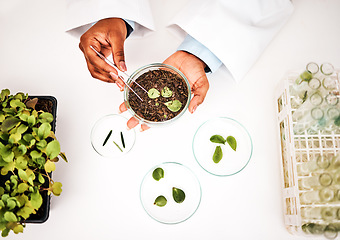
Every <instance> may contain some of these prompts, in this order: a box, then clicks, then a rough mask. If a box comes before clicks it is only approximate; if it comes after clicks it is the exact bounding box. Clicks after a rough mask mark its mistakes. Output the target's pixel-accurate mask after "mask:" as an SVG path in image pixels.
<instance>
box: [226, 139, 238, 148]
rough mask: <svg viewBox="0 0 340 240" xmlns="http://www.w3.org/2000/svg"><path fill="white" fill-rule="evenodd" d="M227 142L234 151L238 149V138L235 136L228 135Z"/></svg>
mask: <svg viewBox="0 0 340 240" xmlns="http://www.w3.org/2000/svg"><path fill="white" fill-rule="evenodd" d="M227 143H228V144H229V146H230V147H231V149H233V150H234V151H236V147H237V142H236V139H235V138H234V137H233V136H228V137H227Z"/></svg>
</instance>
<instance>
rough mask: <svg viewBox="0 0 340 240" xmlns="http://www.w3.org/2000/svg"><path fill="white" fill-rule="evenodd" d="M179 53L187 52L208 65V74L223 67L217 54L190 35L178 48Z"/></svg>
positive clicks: (206, 69)
mask: <svg viewBox="0 0 340 240" xmlns="http://www.w3.org/2000/svg"><path fill="white" fill-rule="evenodd" d="M177 51H186V52H189V53H191V54H193V55H195V56H196V57H198V58H199V59H201V60H202V61H203V62H204V63H205V64H206V65H207V67H206V68H205V71H206V72H212V73H213V72H215V71H216V70H217V69H218V68H219V67H220V66H221V65H222V61H221V60H220V59H218V58H217V57H216V56H215V54H213V53H212V52H211V51H210V50H209V49H208V48H207V47H205V46H204V45H203V44H201V43H200V42H199V41H197V40H196V39H195V38H193V37H192V36H190V35H189V34H188V35H187V36H186V37H185V39H184V41H183V42H182V43H181V45H180V46H179V47H178V48H177Z"/></svg>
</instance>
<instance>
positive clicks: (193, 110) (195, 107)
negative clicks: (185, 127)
mask: <svg viewBox="0 0 340 240" xmlns="http://www.w3.org/2000/svg"><path fill="white" fill-rule="evenodd" d="M196 109H197V105H196V106H194V107H193V108H192V112H191V113H194V112H195V111H196Z"/></svg>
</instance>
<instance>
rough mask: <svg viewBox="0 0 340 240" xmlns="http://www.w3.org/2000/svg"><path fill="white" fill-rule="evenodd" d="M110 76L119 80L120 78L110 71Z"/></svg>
mask: <svg viewBox="0 0 340 240" xmlns="http://www.w3.org/2000/svg"><path fill="white" fill-rule="evenodd" d="M110 76H111V77H112V78H113V80H115V81H117V80H118V75H117V74H115V73H113V72H110Z"/></svg>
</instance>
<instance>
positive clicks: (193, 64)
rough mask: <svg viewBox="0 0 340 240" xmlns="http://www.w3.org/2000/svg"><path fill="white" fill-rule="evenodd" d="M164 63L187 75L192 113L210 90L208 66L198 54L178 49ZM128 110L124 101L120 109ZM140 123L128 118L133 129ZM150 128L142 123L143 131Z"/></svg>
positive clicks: (190, 110)
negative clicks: (206, 71)
mask: <svg viewBox="0 0 340 240" xmlns="http://www.w3.org/2000/svg"><path fill="white" fill-rule="evenodd" d="M163 63H165V64H168V65H171V66H173V67H175V68H177V69H178V70H180V71H181V72H182V73H183V74H184V75H185V76H186V77H187V79H188V81H189V84H190V87H191V92H192V93H193V95H194V96H193V97H192V99H191V101H190V104H189V107H188V109H189V112H190V113H194V112H195V110H196V108H197V107H198V106H199V105H200V104H201V103H202V102H203V101H204V98H205V96H206V94H207V92H208V90H209V81H208V78H207V75H206V74H205V71H204V68H205V66H206V65H205V63H204V62H203V61H201V60H200V59H199V58H197V57H196V56H194V55H192V54H190V53H188V52H184V51H177V52H175V53H173V54H172V55H171V56H170V57H168V58H167V59H166V60H165V61H164V62H163ZM126 110H127V108H126V106H125V103H122V104H121V105H120V106H119V111H120V112H125V111H126ZM138 124H139V121H138V120H137V119H136V118H134V117H132V118H130V119H129V120H128V122H127V127H128V128H129V129H131V128H134V127H136V126H137V125H138ZM149 128H150V127H148V126H147V125H146V124H144V123H143V124H141V131H144V130H147V129H149Z"/></svg>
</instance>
